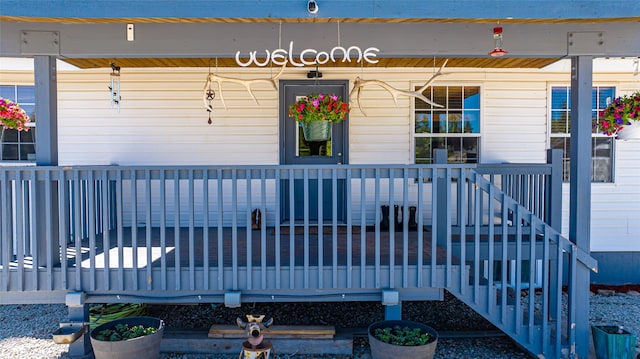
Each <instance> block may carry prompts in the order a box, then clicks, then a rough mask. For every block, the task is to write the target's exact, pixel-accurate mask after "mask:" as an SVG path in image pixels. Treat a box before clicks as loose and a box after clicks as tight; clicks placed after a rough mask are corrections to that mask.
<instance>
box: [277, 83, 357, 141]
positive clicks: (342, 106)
mask: <svg viewBox="0 0 640 359" xmlns="http://www.w3.org/2000/svg"><path fill="white" fill-rule="evenodd" d="M349 111H350V108H349V105H348V104H346V103H345V102H342V100H341V99H340V97H339V96H337V95H335V94H311V95H307V96H305V97H302V98H300V99H299V100H298V101H296V103H294V104H293V105H291V106H289V117H293V118H294V120H296V121H298V123H299V124H300V126H302V129H303V131H302V132H303V134H304V138H305V140H306V141H328V140H330V139H331V127H332V125H333V124H334V123H338V122H341V121H344V120H345V119H346V118H347V114H348V113H349Z"/></svg>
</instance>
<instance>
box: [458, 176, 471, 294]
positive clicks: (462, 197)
mask: <svg viewBox="0 0 640 359" xmlns="http://www.w3.org/2000/svg"><path fill="white" fill-rule="evenodd" d="M466 182H467V172H466V170H465V169H464V168H461V169H460V173H459V176H458V182H457V189H458V226H459V227H460V293H461V294H462V295H465V293H466V291H467V286H468V285H469V278H468V277H467V276H466V271H465V267H466V265H467V213H466V211H465V209H466V207H467V199H468V194H467V193H466V192H465V189H466Z"/></svg>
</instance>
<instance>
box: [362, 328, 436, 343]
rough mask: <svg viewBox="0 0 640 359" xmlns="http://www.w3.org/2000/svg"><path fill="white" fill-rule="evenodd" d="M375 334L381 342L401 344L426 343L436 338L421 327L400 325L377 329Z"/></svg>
mask: <svg viewBox="0 0 640 359" xmlns="http://www.w3.org/2000/svg"><path fill="white" fill-rule="evenodd" d="M373 336H374V338H376V339H378V340H379V341H381V342H384V343H388V344H393V345H401V346H417V345H425V344H428V343H430V342H432V341H433V340H434V338H433V336H432V335H431V334H429V333H427V332H423V331H422V330H420V328H409V327H400V326H394V327H387V328H378V329H375V330H374V333H373Z"/></svg>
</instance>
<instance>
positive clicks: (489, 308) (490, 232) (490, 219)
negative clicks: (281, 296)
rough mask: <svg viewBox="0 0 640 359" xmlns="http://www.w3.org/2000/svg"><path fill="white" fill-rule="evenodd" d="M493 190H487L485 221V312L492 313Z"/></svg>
mask: <svg viewBox="0 0 640 359" xmlns="http://www.w3.org/2000/svg"><path fill="white" fill-rule="evenodd" d="M494 200H495V191H494V187H493V186H491V187H489V192H488V203H487V218H488V219H487V221H488V232H487V246H488V248H487V249H488V259H487V262H488V266H487V288H488V290H487V313H489V314H491V313H493V309H494V306H495V301H496V298H495V297H494V295H495V291H494V289H493V288H494V285H493V281H494V274H493V266H494V264H495V254H494V245H495V225H494V218H495V215H496V213H495V205H494Z"/></svg>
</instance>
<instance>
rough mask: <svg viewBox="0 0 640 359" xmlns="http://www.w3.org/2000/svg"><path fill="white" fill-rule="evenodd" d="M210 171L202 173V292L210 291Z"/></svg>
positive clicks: (206, 170)
mask: <svg viewBox="0 0 640 359" xmlns="http://www.w3.org/2000/svg"><path fill="white" fill-rule="evenodd" d="M209 281H210V279H209V170H208V169H204V170H203V171H202V290H204V291H208V290H209Z"/></svg>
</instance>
